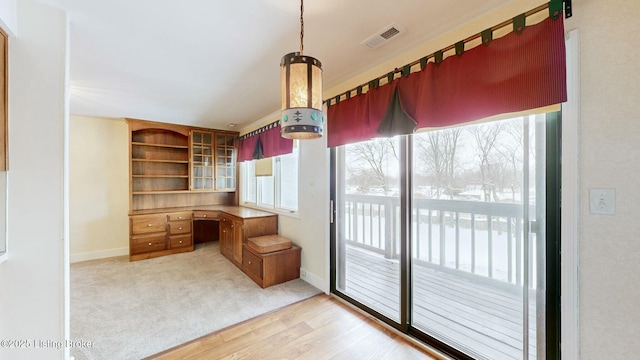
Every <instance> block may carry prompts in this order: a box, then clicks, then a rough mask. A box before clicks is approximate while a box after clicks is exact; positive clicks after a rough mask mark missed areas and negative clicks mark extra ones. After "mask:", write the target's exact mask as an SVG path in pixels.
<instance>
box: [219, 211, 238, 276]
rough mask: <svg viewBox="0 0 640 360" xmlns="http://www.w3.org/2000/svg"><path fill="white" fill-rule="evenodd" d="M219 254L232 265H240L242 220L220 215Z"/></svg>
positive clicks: (223, 214)
mask: <svg viewBox="0 0 640 360" xmlns="http://www.w3.org/2000/svg"><path fill="white" fill-rule="evenodd" d="M220 253H222V255H224V256H225V257H226V258H227V259H229V260H231V261H232V262H233V263H234V264H236V265H238V264H242V219H239V218H236V217H234V216H231V215H228V214H225V213H222V214H221V215H220Z"/></svg>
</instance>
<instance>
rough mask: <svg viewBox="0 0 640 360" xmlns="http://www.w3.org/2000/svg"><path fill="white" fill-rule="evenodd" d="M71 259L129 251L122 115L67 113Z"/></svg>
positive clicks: (126, 146) (125, 138) (126, 160)
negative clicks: (91, 115)
mask: <svg viewBox="0 0 640 360" xmlns="http://www.w3.org/2000/svg"><path fill="white" fill-rule="evenodd" d="M69 141H70V156H69V157H70V159H69V161H70V171H69V172H70V194H69V197H70V200H69V201H70V204H69V205H70V219H69V221H70V232H71V233H70V239H69V242H70V252H71V254H70V259H71V262H75V261H84V260H91V259H98V258H105V257H111V256H118V255H127V254H129V220H128V217H127V213H128V212H129V130H128V127H127V123H126V122H125V120H124V119H106V118H96V117H85V116H71V118H70V140H69Z"/></svg>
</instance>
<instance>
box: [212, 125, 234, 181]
mask: <svg viewBox="0 0 640 360" xmlns="http://www.w3.org/2000/svg"><path fill="white" fill-rule="evenodd" d="M235 141H236V137H235V136H234V135H230V134H216V189H217V190H234V189H235V188H236V146H235Z"/></svg>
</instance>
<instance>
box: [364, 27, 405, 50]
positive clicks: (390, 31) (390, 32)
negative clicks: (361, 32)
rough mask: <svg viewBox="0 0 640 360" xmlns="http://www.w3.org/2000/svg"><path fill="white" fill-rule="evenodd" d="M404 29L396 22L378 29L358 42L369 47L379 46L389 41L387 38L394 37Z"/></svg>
mask: <svg viewBox="0 0 640 360" xmlns="http://www.w3.org/2000/svg"><path fill="white" fill-rule="evenodd" d="M403 32H404V29H403V28H402V27H400V26H398V25H396V24H391V25H389V26H387V27H385V28H384V29H382V30H380V31H378V32H377V33H376V34H375V35H373V36H370V37H369V38H368V39H366V40H365V41H363V42H361V43H360V44H362V45H364V46H366V47H368V48H369V49H375V48H379V47H380V46H382V45H384V44H386V43H387V42H389V40H391V39H394V38H396V37H397V36H398V35H400V34H402V33H403Z"/></svg>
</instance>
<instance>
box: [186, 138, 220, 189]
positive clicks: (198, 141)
mask: <svg viewBox="0 0 640 360" xmlns="http://www.w3.org/2000/svg"><path fill="white" fill-rule="evenodd" d="M213 142H214V134H213V133H212V132H209V131H195V130H193V131H191V190H213V185H214V182H213V180H214V176H213V146H214V145H213Z"/></svg>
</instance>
